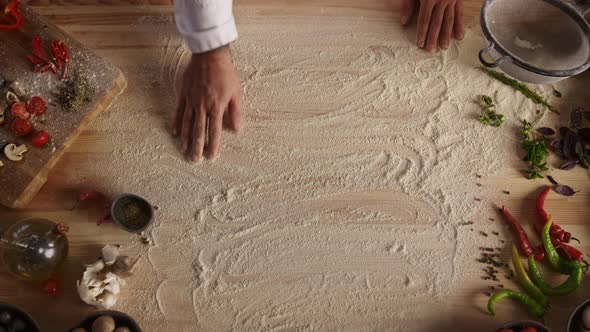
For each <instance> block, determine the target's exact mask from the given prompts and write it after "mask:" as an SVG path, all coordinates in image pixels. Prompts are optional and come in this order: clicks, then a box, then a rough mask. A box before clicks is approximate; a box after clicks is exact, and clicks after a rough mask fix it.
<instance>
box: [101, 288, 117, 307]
mask: <svg viewBox="0 0 590 332" xmlns="http://www.w3.org/2000/svg"><path fill="white" fill-rule="evenodd" d="M117 299H118V296H117V295H115V294H113V293H111V292H109V291H104V292H102V294H100V295H99V296H98V297H97V298H96V301H97V302H98V306H99V307H100V308H101V309H103V310H105V309H111V308H112V307H113V306H115V304H117Z"/></svg>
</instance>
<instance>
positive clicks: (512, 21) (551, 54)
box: [479, 0, 590, 83]
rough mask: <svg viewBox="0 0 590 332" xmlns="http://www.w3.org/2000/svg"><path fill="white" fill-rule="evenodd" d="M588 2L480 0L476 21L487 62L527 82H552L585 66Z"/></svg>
mask: <svg viewBox="0 0 590 332" xmlns="http://www.w3.org/2000/svg"><path fill="white" fill-rule="evenodd" d="M588 10H590V2H588V1H583V2H582V1H580V2H577V3H574V2H566V1H559V0H486V1H485V2H484V5H483V7H482V10H481V16H480V23H481V28H482V30H483V34H484V36H485V38H486V40H487V42H488V46H487V47H486V48H484V49H482V50H481V51H480V52H479V60H480V61H481V63H482V64H483V65H485V66H487V67H491V68H494V67H499V68H500V69H502V70H503V71H504V72H506V73H507V74H508V75H510V76H512V77H514V78H516V79H519V80H521V81H525V82H529V83H550V82H557V81H560V80H563V79H565V78H568V77H570V76H574V75H577V74H579V73H581V72H583V71H584V70H586V69H587V68H588V67H589V66H590V24H589V23H588V21H587V20H586V19H585V18H584V14H585V13H586V12H588Z"/></svg>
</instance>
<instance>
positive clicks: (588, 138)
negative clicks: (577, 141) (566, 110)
mask: <svg viewBox="0 0 590 332" xmlns="http://www.w3.org/2000/svg"><path fill="white" fill-rule="evenodd" d="M578 135H580V137H581V138H582V139H583V140H584V142H586V143H589V142H590V128H582V129H580V130H578Z"/></svg>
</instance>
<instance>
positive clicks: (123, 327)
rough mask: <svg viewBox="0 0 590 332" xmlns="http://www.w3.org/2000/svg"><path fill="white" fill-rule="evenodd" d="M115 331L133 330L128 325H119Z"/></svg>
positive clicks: (125, 331)
mask: <svg viewBox="0 0 590 332" xmlns="http://www.w3.org/2000/svg"><path fill="white" fill-rule="evenodd" d="M115 332H131V330H130V329H129V328H128V327H126V326H122V327H117V328H116V329H115Z"/></svg>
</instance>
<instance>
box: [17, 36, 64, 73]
mask: <svg viewBox="0 0 590 332" xmlns="http://www.w3.org/2000/svg"><path fill="white" fill-rule="evenodd" d="M42 44H43V40H42V39H41V37H39V36H35V38H33V43H32V53H33V54H32V55H29V56H27V59H29V61H30V62H31V63H32V64H34V65H35V68H34V71H35V72H36V73H45V72H48V71H49V70H51V71H52V72H53V73H54V74H57V73H58V72H60V71H62V77H61V80H62V81H65V80H66V78H67V76H68V72H69V68H70V53H69V51H68V47H67V46H66V43H65V42H64V41H63V40H54V41H52V42H51V45H50V46H51V59H49V58H48V57H47V55H46V54H45V52H44V51H43V45H42Z"/></svg>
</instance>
